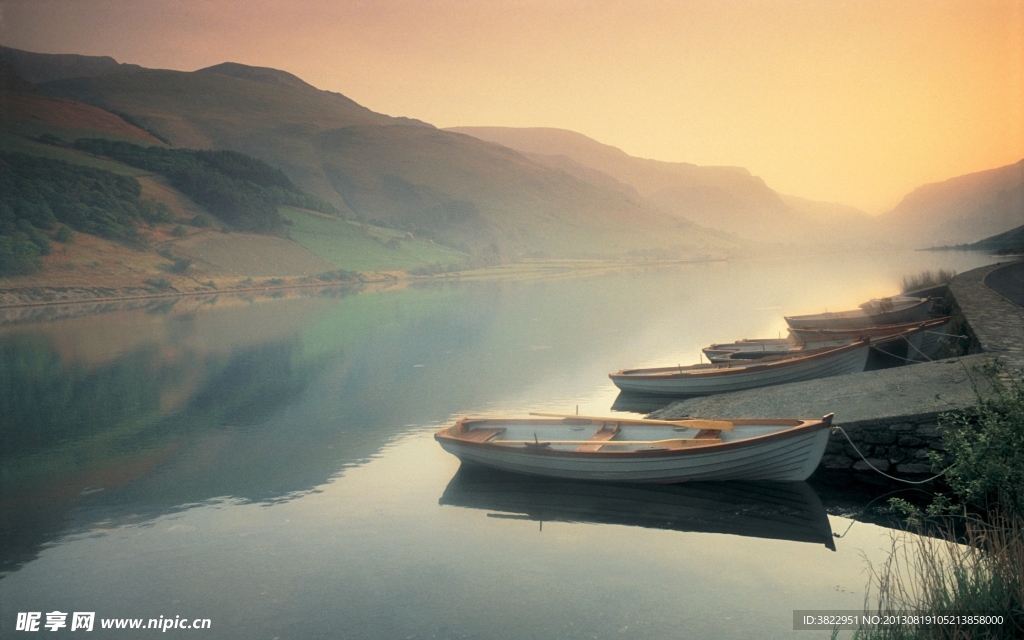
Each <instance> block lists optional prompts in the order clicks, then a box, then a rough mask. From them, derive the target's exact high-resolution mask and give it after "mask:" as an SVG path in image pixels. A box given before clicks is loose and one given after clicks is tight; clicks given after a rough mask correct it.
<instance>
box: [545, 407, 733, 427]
mask: <svg viewBox="0 0 1024 640" xmlns="http://www.w3.org/2000/svg"><path fill="white" fill-rule="evenodd" d="M530 415H531V416H543V417H545V418H576V419H579V420H589V421H590V422H609V423H614V422H619V423H622V424H649V425H653V426H662V427H686V428H687V429H708V430H709V431H732V423H731V422H729V421H727V420H700V419H696V418H695V419H690V420H645V419H643V418H603V417H600V416H577V415H573V414H571V413H541V412H539V411H531V412H530Z"/></svg>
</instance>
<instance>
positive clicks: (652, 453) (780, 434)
mask: <svg viewBox="0 0 1024 640" xmlns="http://www.w3.org/2000/svg"><path fill="white" fill-rule="evenodd" d="M832 417H833V414H831V413H830V414H828V415H827V416H825V417H823V418H820V419H816V420H800V419H791V420H786V419H768V420H758V419H753V418H744V419H736V420H729V422H731V423H732V424H733V425H734V426H742V425H765V426H788V427H791V428H789V429H786V430H784V431H777V432H775V433H768V434H765V435H761V436H753V437H751V438H744V439H742V440H734V441H732V442H718V443H713V444H709V445H706V446H683V447H680V448H677V449H675V448H674V449H641V450H635V451H618V450H615V449H605V448H604V447H602V448H601V449H600V450H598V451H574V450H565V449H552V448H550V447H541V446H539V447H536V448H533V447H531V448H530V449H529V450H528V451H526V450H518V451H516V452H517V453H521V452H522V453H525V454H527V455H540V456H556V457H559V456H562V457H570V458H584V459H586V458H591V459H593V458H595V457H597V458H604V457H608V458H612V457H614V458H615V459H621V458H627V459H628V458H651V457H674V456H686V455H707V454H708V453H710V452H711V451H730V450H733V449H744V448H747V447H756V446H759V445H761V444H764V443H765V442H769V441H774V440H787V439H789V438H792V437H794V436H796V435H798V434H802V433H812V432H814V431H818V430H820V429H828V428H829V427H830V426H831V425H832ZM471 422H490V423H493V424H495V425H496V426H497V425H501V424H520V425H521V424H523V423H524V422H528V423H533V424H537V425H543V424H552V425H554V424H564V423H562V422H561V421H558V422H555V421H553V420H530V419H518V420H517V419H513V418H501V419H488V418H475V419H471V418H462V419H460V420H459V421H458V422H456V423H455V425H454V426H452V427H448V428H445V429H441V430H440V431H438V432H437V433H435V434H434V439H435V440H438V441H440V440H445V441H447V442H449V443H451V444H455V445H459V446H466V447H471V448H480V449H485V450H491V451H508V447H506V446H503V445H502V444H500V442H501V441H489V442H480V443H476V442H469V441H466V440H463V439H461V438H460V437H459V434H460V433H462V432H464V430H465V428H466V425H467V424H469V423H471ZM585 442H586V441H581V440H573V441H571V443H572V444H577V443H580V444H583V443H585ZM640 442H643V443H645V444H650V443H651V441H640ZM531 444H532V442H531ZM702 444H703V443H702Z"/></svg>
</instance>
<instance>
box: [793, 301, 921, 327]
mask: <svg viewBox="0 0 1024 640" xmlns="http://www.w3.org/2000/svg"><path fill="white" fill-rule="evenodd" d="M931 308H932V301H931V300H929V299H928V298H901V297H897V298H880V299H878V300H872V301H870V302H865V303H864V304H862V305H861V308H860V309H852V310H850V311H836V312H834V313H815V314H811V315H804V316H786V324H788V325H789V326H790V327H793V328H795V329H856V328H860V327H873V326H878V325H883V324H899V323H903V322H923V321H925V320H926V319H927V318H928V312H929V311H931Z"/></svg>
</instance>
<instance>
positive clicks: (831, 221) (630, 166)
mask: <svg viewBox="0 0 1024 640" xmlns="http://www.w3.org/2000/svg"><path fill="white" fill-rule="evenodd" d="M449 131H456V132H459V133H465V134H467V135H471V136H474V137H477V138H480V139H482V140H487V141H489V142H494V143H496V144H500V145H503V146H506V147H509V148H512V149H515V150H517V151H519V152H521V153H523V154H525V155H526V156H527V157H529V158H530V159H532V160H534V161H536V162H538V163H542V164H545V165H547V166H550V167H556V168H559V169H562V170H564V171H567V172H570V173H572V174H573V175H575V176H577V177H578V178H580V179H582V180H588V181H590V182H592V183H593V184H603V183H610V184H612V185H615V186H616V187H617V188H618V189H619V190H621V191H623V192H626V193H630V192H635V193H637V194H638V195H640V196H641V197H643V198H644V199H646V200H647V201H649V202H651V203H652V204H654V205H655V206H656V207H658V208H659V209H661V210H662V211H665V212H666V213H669V214H671V215H674V216H676V217H679V218H684V219H687V220H692V221H693V222H695V223H697V224H699V225H701V226H704V227H708V228H713V229H719V230H722V231H725V232H728V233H731V234H735V235H737V236H739V237H742V238H746V239H748V240H757V241H769V242H781V243H787V244H789V243H801V242H816V243H820V242H822V241H823V240H828V239H833V238H836V239H838V238H837V233H836V229H837V227H838V228H841V229H842V230H843V231H845V232H847V233H861V232H862V231H864V230H866V229H867V228H868V227H869V226H870V218H869V217H868V216H867V215H866V214H864V213H863V212H860V211H858V210H857V209H853V208H852V207H842V206H841V205H831V204H826V203H817V202H812V201H809V200H803V199H800V198H795V197H791V196H783V195H780V194H779V193H776V192H775V191H773V190H772V189H770V188H769V187H768V186H767V185H766V184H765V183H764V181H763V180H762V179H761V178H758V177H756V176H753V175H751V174H750V172H749V171H747V170H746V169H743V168H741V167H701V166H697V165H694V164H689V163H682V162H662V161H658V160H648V159H643V158H636V157H633V156H630V155H628V154H627V153H625V152H624V151H622V150H621V149H618V148H616V147H613V146H610V145H606V144H602V143H600V142H597V141H596V140H592V139H591V138H588V137H586V136H584V135H582V134H580V133H576V132H573V131H566V130H564V129H550V128H509V127H454V128H452V129H449ZM843 241H844V242H848V241H849V239H848V238H847V239H844V240H843Z"/></svg>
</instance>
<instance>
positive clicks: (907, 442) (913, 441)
mask: <svg viewBox="0 0 1024 640" xmlns="http://www.w3.org/2000/svg"><path fill="white" fill-rule="evenodd" d="M897 444H899V445H900V446H901V447H920V446H921V445H922V444H924V440H922V439H921V438H915V437H914V436H900V439H899V441H898V442H897Z"/></svg>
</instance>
